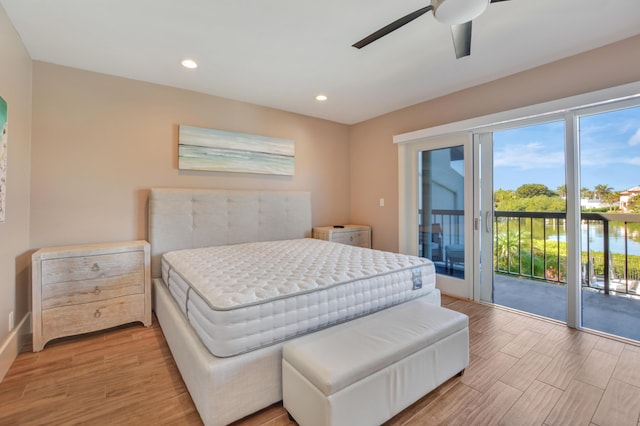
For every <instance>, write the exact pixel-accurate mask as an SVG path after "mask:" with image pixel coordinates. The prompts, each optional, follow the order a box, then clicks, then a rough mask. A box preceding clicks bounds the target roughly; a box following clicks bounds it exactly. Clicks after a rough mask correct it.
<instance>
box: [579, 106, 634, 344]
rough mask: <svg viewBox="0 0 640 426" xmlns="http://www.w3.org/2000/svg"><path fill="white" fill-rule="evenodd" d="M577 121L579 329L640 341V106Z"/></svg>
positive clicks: (597, 112)
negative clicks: (637, 323) (636, 323)
mask: <svg viewBox="0 0 640 426" xmlns="http://www.w3.org/2000/svg"><path fill="white" fill-rule="evenodd" d="M578 120H579V121H578V129H579V132H578V134H579V146H580V180H581V185H580V186H581V188H582V189H581V203H580V205H581V208H580V216H581V217H580V219H581V220H580V222H581V246H582V247H581V272H582V277H581V297H582V326H584V327H585V328H590V329H594V330H598V331H602V332H605V333H609V334H614V335H618V336H622V337H626V338H630V339H635V340H640V329H638V327H633V326H630V324H631V323H633V321H635V319H636V318H639V317H640V288H639V283H640V186H638V185H639V184H640V131H638V129H640V106H634V107H630V108H623V109H618V110H613V111H602V110H597V109H596V110H594V111H588V112H587V114H585V115H581V116H579V117H578ZM630 321H631V322H630Z"/></svg>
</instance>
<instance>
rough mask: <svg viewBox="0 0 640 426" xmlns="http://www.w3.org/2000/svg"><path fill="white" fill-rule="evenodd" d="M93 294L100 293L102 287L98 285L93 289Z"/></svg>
mask: <svg viewBox="0 0 640 426" xmlns="http://www.w3.org/2000/svg"><path fill="white" fill-rule="evenodd" d="M93 294H95V295H96V296H97V295H99V294H100V287H96V289H95V290H93Z"/></svg>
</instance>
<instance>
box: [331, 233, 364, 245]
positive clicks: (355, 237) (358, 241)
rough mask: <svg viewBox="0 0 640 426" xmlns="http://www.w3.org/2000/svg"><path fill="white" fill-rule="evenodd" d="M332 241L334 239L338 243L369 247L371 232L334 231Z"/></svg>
mask: <svg viewBox="0 0 640 426" xmlns="http://www.w3.org/2000/svg"><path fill="white" fill-rule="evenodd" d="M331 241H334V242H336V243H342V244H348V245H351V246H360V247H368V246H369V233H368V232H367V231H353V232H340V233H334V235H333V236H332V238H331Z"/></svg>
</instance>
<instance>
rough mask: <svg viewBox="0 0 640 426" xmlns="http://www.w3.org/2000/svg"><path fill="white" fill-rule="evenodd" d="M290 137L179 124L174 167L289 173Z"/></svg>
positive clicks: (292, 151) (292, 160) (291, 164)
mask: <svg viewBox="0 0 640 426" xmlns="http://www.w3.org/2000/svg"><path fill="white" fill-rule="evenodd" d="M294 148H295V146H294V142H293V141H292V140H288V139H278V138H271V137H266V136H258V135H251V134H246V133H236V132H227V131H224V130H215V129H203V128H200V127H192V126H183V125H181V126H180V131H179V135H178V169H180V170H205V171H217V172H237V173H261V174H271V175H284V176H293V173H294V169H295V149H294Z"/></svg>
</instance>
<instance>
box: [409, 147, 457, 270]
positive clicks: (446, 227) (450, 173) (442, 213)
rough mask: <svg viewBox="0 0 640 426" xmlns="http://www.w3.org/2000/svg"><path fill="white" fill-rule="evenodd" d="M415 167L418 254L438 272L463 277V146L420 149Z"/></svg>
mask: <svg viewBox="0 0 640 426" xmlns="http://www.w3.org/2000/svg"><path fill="white" fill-rule="evenodd" d="M418 169H419V176H420V179H419V185H418V187H419V189H418V197H419V218H418V220H419V235H418V252H419V255H420V256H422V257H426V258H428V259H431V260H433V262H434V263H435V266H436V271H437V273H438V274H441V275H448V276H453V277H457V278H461V279H464V278H465V256H464V252H465V238H464V209H465V199H464V198H465V197H464V188H465V173H464V146H462V145H459V146H453V147H447V148H440V149H433V150H429V151H422V152H420V154H419V156H418Z"/></svg>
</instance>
